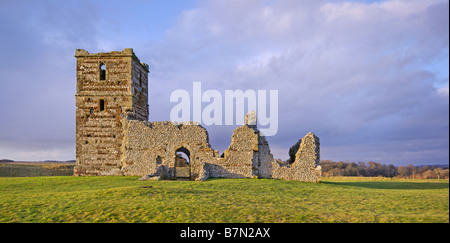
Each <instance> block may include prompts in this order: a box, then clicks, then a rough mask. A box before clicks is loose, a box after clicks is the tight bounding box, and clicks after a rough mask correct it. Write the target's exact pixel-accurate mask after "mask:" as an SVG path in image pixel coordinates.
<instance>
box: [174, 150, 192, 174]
mask: <svg viewBox="0 0 450 243" xmlns="http://www.w3.org/2000/svg"><path fill="white" fill-rule="evenodd" d="M175 176H176V179H177V180H191V153H190V152H189V150H188V149H186V148H184V147H181V148H179V149H177V150H176V152H175Z"/></svg>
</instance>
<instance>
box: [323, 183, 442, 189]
mask: <svg viewBox="0 0 450 243" xmlns="http://www.w3.org/2000/svg"><path fill="white" fill-rule="evenodd" d="M322 183H323V184H328V185H338V186H353V187H364V188H372V189H395V190H418V189H443V188H449V184H448V183H434V182H433V183H431V182H394V181H364V182H363V181H355V182H353V181H348V182H330V181H322Z"/></svg>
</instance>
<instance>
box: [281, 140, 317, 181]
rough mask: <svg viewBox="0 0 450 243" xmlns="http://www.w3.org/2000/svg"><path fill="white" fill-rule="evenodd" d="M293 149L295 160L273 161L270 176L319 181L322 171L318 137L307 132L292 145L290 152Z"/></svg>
mask: <svg viewBox="0 0 450 243" xmlns="http://www.w3.org/2000/svg"><path fill="white" fill-rule="evenodd" d="M297 148H298V149H297ZM295 150H296V152H295V160H294V162H293V163H292V164H287V165H280V164H279V163H278V162H277V161H273V163H272V177H273V178H277V179H284V180H298V181H307V182H319V181H320V179H321V171H322V169H321V167H320V140H319V138H318V137H317V136H316V135H314V134H313V133H308V134H307V135H306V136H305V137H304V138H302V139H300V140H299V142H297V143H296V144H295V145H294V146H292V148H291V149H290V154H292V153H293V152H292V151H295Z"/></svg>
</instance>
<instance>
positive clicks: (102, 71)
mask: <svg viewBox="0 0 450 243" xmlns="http://www.w3.org/2000/svg"><path fill="white" fill-rule="evenodd" d="M100 80H106V67H105V64H104V63H102V62H101V63H100Z"/></svg>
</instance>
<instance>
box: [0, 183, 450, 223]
mask: <svg viewBox="0 0 450 243" xmlns="http://www.w3.org/2000/svg"><path fill="white" fill-rule="evenodd" d="M0 222H446V223H448V222H449V181H448V180H400V179H383V178H325V179H323V181H322V183H319V184H313V183H304V182H295V181H281V180H257V179H210V180H208V181H206V182H190V181H138V180H137V177H28V178H0Z"/></svg>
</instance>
